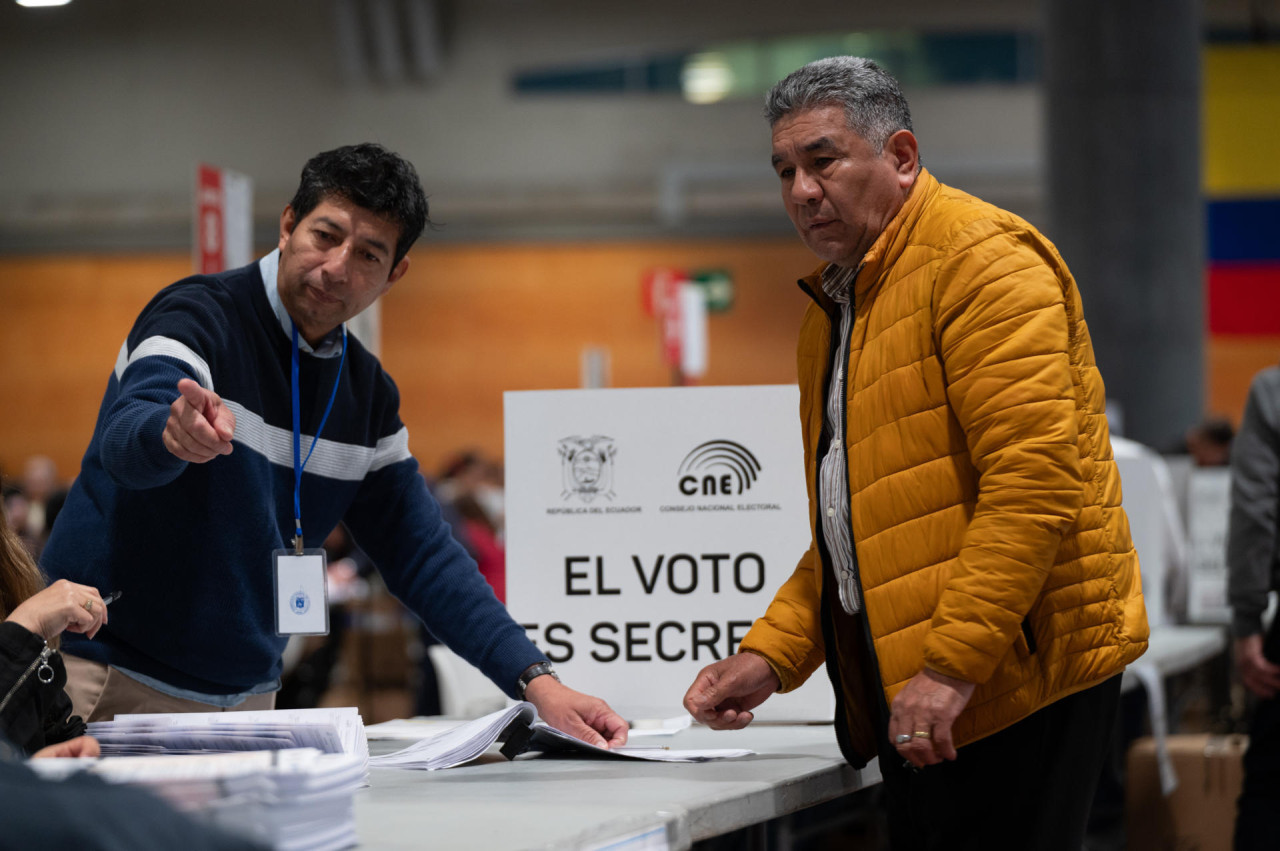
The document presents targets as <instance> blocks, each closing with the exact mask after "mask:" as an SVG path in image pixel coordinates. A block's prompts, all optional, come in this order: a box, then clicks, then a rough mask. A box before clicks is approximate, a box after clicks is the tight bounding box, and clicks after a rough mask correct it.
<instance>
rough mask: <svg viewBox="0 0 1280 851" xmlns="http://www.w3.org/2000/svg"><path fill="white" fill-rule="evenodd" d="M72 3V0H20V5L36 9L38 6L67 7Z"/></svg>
mask: <svg viewBox="0 0 1280 851" xmlns="http://www.w3.org/2000/svg"><path fill="white" fill-rule="evenodd" d="M70 2H71V0H18V5H19V6H30V7H32V8H35V7H36V6H65V5H67V4H68V3H70Z"/></svg>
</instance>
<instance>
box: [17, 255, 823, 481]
mask: <svg viewBox="0 0 1280 851" xmlns="http://www.w3.org/2000/svg"><path fill="white" fill-rule="evenodd" d="M429 239H430V237H428V241H426V242H424V243H421V244H420V245H419V246H418V247H417V249H415V251H414V253H413V255H412V262H411V267H410V270H409V273H408V274H407V275H406V276H405V278H404V279H403V280H402V281H400V282H399V283H397V284H396V286H395V287H394V288H393V289H392V291H391V292H390V293H389V294H388V295H387V297H386V298H385V300H384V303H383V314H382V328H383V360H384V362H385V364H386V366H387V368H388V370H389V371H390V372H391V374H392V375H393V376H395V378H396V381H397V383H398V384H399V385H400V389H401V393H402V396H403V416H404V420H405V422H406V424H407V425H408V426H409V430H410V434H411V440H412V447H413V449H414V451H415V452H416V453H417V454H418V456H419V458H420V459H421V460H422V462H423V465H424V467H426V469H428V470H433V469H435V468H436V467H437V466H438V465H439V464H440V462H441V461H442V459H444V458H446V457H447V456H448V455H449V454H450V453H451V452H453V451H455V450H457V449H460V448H466V447H475V448H479V449H481V450H483V451H485V452H487V453H491V454H493V455H495V456H500V455H501V453H502V392H503V391H504V390H528V389H546V388H570V387H577V386H578V384H579V359H580V356H581V349H582V347H583V346H585V345H597V346H605V347H608V349H609V351H610V354H611V358H612V376H613V386H617V387H637V386H661V385H666V384H669V383H670V374H669V372H668V371H667V370H666V368H664V367H663V366H662V365H661V363H660V362H659V358H658V332H657V326H656V323H655V321H654V320H653V319H650V318H648V317H646V316H644V315H643V313H642V311H641V306H640V280H641V277H642V275H643V273H644V271H645V270H646V269H648V268H650V267H653V266H659V265H664V266H677V267H683V268H703V267H723V268H727V269H729V270H730V271H731V272H732V273H733V275H734V279H735V284H736V286H737V292H736V303H735V305H734V307H733V309H732V310H731V311H730V312H728V313H726V314H721V315H713V316H712V317H711V319H710V322H709V332H710V371H709V373H708V375H707V377H706V379H705V380H704V381H703V383H705V384H756V383H790V382H792V381H794V380H795V378H794V350H795V334H796V330H797V328H798V326H799V321H800V316H801V314H802V313H803V310H804V305H805V298H804V296H803V295H802V294H801V293H800V292H799V290H797V289H796V287H795V279H796V278H797V277H799V276H800V275H803V274H805V273H807V272H808V271H809V270H810V269H811V268H812V267H813V266H814V265H816V264H815V263H814V261H813V259H812V257H811V255H809V253H808V251H807V250H806V249H805V248H804V247H803V246H802V245H801V244H800V243H799V242H798V241H797V240H788V239H779V240H766V241H747V240H725V241H712V242H687V243H686V242H665V243H658V242H654V243H616V244H613V243H609V244H605V243H600V244H582V245H562V244H557V245H503V246H489V245H444V246H437V245H432V244H431V243H430V242H429ZM189 268H190V259H189V258H188V257H187V256H186V255H176V254H174V255H130V256H76V257H30V258H0V412H2V413H3V415H2V416H0V471H5V472H8V473H14V472H17V471H19V470H20V469H21V465H22V462H23V460H24V459H25V458H26V457H27V456H29V455H32V454H36V453H41V454H47V455H50V456H52V457H53V458H54V460H55V461H56V462H57V464H58V468H59V470H60V471H61V472H62V473H63V475H64V476H68V477H69V476H72V475H74V474H75V472H76V471H77V470H78V469H79V464H80V456H81V455H82V454H83V453H84V449H85V447H86V446H87V445H88V442H89V437H90V436H91V434H92V431H93V422H94V418H95V416H96V414H97V409H98V404H99V402H100V400H101V398H102V392H103V390H104V388H105V386H106V380H107V376H108V374H109V372H110V370H111V368H112V366H113V364H114V363H115V358H116V353H117V352H118V350H119V348H120V344H121V343H122V342H123V341H124V338H125V335H126V334H127V333H128V330H129V327H130V325H131V324H132V322H133V319H134V318H135V317H136V316H137V314H138V312H139V311H140V310H141V309H142V307H143V306H144V305H145V304H146V302H147V301H148V300H149V299H150V298H151V296H152V295H154V294H155V293H156V292H157V291H158V290H159V289H161V288H162V287H164V286H166V285H167V284H169V283H171V282H172V281H175V280H177V279H179V278H181V277H182V276H183V275H185V274H187V273H188V270H189Z"/></svg>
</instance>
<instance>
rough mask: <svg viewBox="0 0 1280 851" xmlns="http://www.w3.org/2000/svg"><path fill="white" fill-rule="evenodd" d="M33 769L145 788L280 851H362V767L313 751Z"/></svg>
mask: <svg viewBox="0 0 1280 851" xmlns="http://www.w3.org/2000/svg"><path fill="white" fill-rule="evenodd" d="M29 765H30V766H31V768H32V770H34V771H36V772H37V773H38V774H40V775H41V776H44V777H47V778H50V779H62V778H63V777H65V776H66V775H67V774H69V773H71V772H72V771H74V770H83V771H86V772H88V773H92V774H96V775H98V776H99V777H101V778H102V779H103V780H106V781H107V782H109V783H118V784H127V785H135V786H144V787H146V788H148V789H150V790H151V791H152V792H154V793H155V794H157V795H159V796H160V797H163V798H165V799H166V800H168V801H169V802H170V803H171V804H173V805H174V806H175V807H177V808H179V809H181V810H184V811H186V812H190V813H194V814H197V815H199V816H200V817H201V818H203V819H204V820H206V821H208V822H211V823H213V824H216V825H219V826H221V827H223V828H226V829H227V830H229V831H232V832H235V833H239V834H241V835H244V836H248V837H250V838H253V839H256V840H258V841H259V842H265V843H267V844H269V845H271V846H272V847H273V848H275V849H277V851H290V850H291V849H308V851H321V849H330V848H333V849H338V848H349V847H351V846H352V845H354V844H356V842H357V838H356V833H355V808H354V800H353V796H354V794H355V791H356V789H358V788H359V787H360V786H361V785H362V782H363V779H364V776H365V773H366V769H365V764H364V761H363V760H362V759H361V758H360V757H357V756H350V755H346V754H325V753H321V752H319V751H317V750H315V749H313V748H302V749H292V750H279V751H269V752H268V751H259V752H254V753H230V754H201V755H199V756H158V757H104V758H103V759H85V760H68V759H59V760H54V759H41V760H32V761H31V762H30V763H29Z"/></svg>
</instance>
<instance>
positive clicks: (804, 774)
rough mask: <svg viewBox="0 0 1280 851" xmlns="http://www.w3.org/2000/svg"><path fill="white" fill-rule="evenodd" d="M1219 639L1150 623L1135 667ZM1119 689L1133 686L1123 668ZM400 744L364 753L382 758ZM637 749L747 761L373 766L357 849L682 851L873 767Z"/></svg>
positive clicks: (830, 745)
mask: <svg viewBox="0 0 1280 851" xmlns="http://www.w3.org/2000/svg"><path fill="white" fill-rule="evenodd" d="M1226 642H1227V638H1226V631H1225V630H1224V629H1222V628H1220V627H1212V626H1210V627H1204V626H1164V627H1157V628H1156V629H1154V630H1152V634H1151V642H1150V649H1149V650H1148V651H1147V653H1146V654H1145V655H1144V656H1143V657H1142V660H1141V662H1142V663H1144V664H1149V665H1151V666H1153V667H1154V668H1155V670H1156V671H1157V672H1158V673H1159V674H1160V676H1162V677H1167V676H1171V675H1173V674H1177V673H1181V672H1183V671H1187V670H1190V669H1192V668H1194V667H1196V666H1197V665H1200V664H1203V663H1204V662H1206V661H1208V660H1209V659H1212V658H1213V657H1214V656H1216V655H1217V654H1219V653H1221V652H1222V651H1223V649H1224V648H1225V647H1226ZM1125 683H1126V687H1129V685H1130V684H1131V683H1132V684H1133V685H1136V681H1135V680H1134V678H1133V677H1132V676H1131V675H1130V674H1129V673H1126V674H1125ZM639 743H641V742H640V740H637V744H639ZM404 744H406V743H404V742H398V743H397V742H372V743H371V747H372V749H373V752H374V753H386V752H388V751H391V750H395V749H397V748H399V747H401V746H403V745H404ZM643 744H646V745H650V744H665V745H669V746H671V747H673V748H730V747H742V748H749V749H751V750H754V751H756V752H757V755H756V756H752V757H746V758H743V759H731V760H722V761H718V762H708V763H696V764H690V763H656V762H639V761H622V760H600V759H562V758H554V759H548V758H541V759H520V760H516V761H515V762H508V761H506V760H504V759H503V758H502V757H500V756H497V755H496V753H495V752H493V751H491V752H490V754H488V755H486V756H485V757H483V758H482V759H481V760H480V761H478V762H475V763H471V764H469V765H465V766H460V767H458V768H450V769H446V770H444V771H405V770H400V769H387V768H383V769H374V770H373V771H372V772H371V777H370V783H371V787H372V788H370V789H366V790H364V791H362V792H360V793H359V794H358V795H357V797H356V826H357V830H358V832H359V836H360V841H361V848H366V849H372V851H393V849H420V848H432V849H441V851H471V849H474V851H520V849H573V851H586V849H598V848H609V847H611V846H613V847H617V848H619V849H620V848H622V842H623V841H624V840H628V839H631V843H630V844H627V845H626V849H627V851H640V849H656V848H665V847H670V848H674V849H684V848H688V847H689V846H690V844H691V843H693V842H695V841H697V840H700V839H707V838H709V837H713V836H720V835H722V834H725V833H729V832H731V831H734V830H739V829H741V828H744V827H748V826H750V825H754V824H759V823H761V822H765V821H768V820H769V819H773V818H778V817H779V816H784V815H787V814H789V813H794V812H797V811H799V810H802V809H804V808H805V807H810V806H814V805H816V804H820V803H822V802H824V801H828V800H831V799H832V798H836V797H839V796H841V795H846V794H848V793H850V792H854V791H857V790H859V789H862V788H865V787H867V786H870V785H872V784H874V783H878V782H879V781H880V772H879V768H878V766H877V765H876V763H875V762H872V763H871V765H869V766H868V767H867V768H866V769H864V770H862V771H855V770H854V769H853V768H851V767H850V766H849V765H848V764H847V763H846V762H845V761H844V759H843V758H842V757H841V756H840V751H839V748H838V747H837V745H836V741H835V731H834V729H833V728H832V726H831V725H806V726H771V725H760V724H757V725H753V726H752V727H749V728H748V729H746V730H740V731H737V732H714V731H712V730H708V729H706V728H701V727H695V728H692V729H689V730H685V731H683V732H681V733H679V734H677V735H676V736H674V737H670V738H660V739H646V740H644V741H643ZM637 837H645V838H646V839H647V840H648V842H647V843H646V842H645V841H644V840H643V839H637ZM664 842H665V843H667V844H665V845H664V844H662V843H664ZM614 843H617V845H616V846H615V845H614Z"/></svg>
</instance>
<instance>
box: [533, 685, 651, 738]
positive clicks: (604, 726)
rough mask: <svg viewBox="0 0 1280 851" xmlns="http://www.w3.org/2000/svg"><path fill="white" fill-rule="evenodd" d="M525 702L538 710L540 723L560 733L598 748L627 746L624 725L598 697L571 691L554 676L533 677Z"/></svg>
mask: <svg viewBox="0 0 1280 851" xmlns="http://www.w3.org/2000/svg"><path fill="white" fill-rule="evenodd" d="M524 699H525V700H527V701H529V702H530V703H532V704H533V705H534V706H536V707H537V708H538V715H539V717H541V718H542V720H543V721H545V722H546V723H548V724H550V725H551V726H552V727H555V728H556V729H557V730H559V731H560V732H562V733H568V734H569V735H570V736H575V737H577V738H579V739H582V741H584V742H586V743H587V744H591V745H595V746H596V747H601V748H618V747H622V746H623V745H625V744H626V743H627V722H626V721H624V720H623V718H622V716H621V715H619V714H618V713H616V712H614V711H613V710H612V709H610V708H609V704H607V703H605V702H604V701H603V700H601V699H600V698H598V697H592V696H591V695H589V694H583V693H582V692H579V691H574V690H573V689H571V688H569V687H568V686H566V685H563V684H561V683H560V682H559V681H558V680H556V678H555V677H552V676H542V677H534V678H533V679H532V680H530V681H529V686H528V688H526V689H525V692H524Z"/></svg>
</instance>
